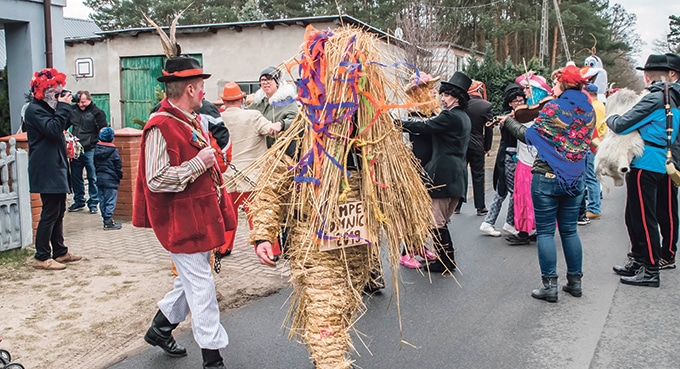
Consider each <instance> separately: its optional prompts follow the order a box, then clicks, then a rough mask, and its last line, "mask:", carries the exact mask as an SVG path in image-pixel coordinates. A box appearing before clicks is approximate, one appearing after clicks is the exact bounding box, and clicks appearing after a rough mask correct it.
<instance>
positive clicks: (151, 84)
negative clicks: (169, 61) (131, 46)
mask: <svg viewBox="0 0 680 369" xmlns="http://www.w3.org/2000/svg"><path fill="white" fill-rule="evenodd" d="M163 59H164V57H162V56H141V57H132V58H121V64H122V67H121V75H122V81H123V86H122V87H123V100H122V101H121V103H122V106H123V119H124V120H125V121H124V124H123V126H125V127H132V128H138V129H142V128H144V123H146V121H147V119H149V114H150V113H151V109H152V108H153V107H154V105H156V103H157V102H158V99H157V98H156V94H155V90H156V86H158V87H159V88H162V87H163V84H162V83H160V82H158V81H156V78H157V77H158V76H160V75H161V73H162V72H161V71H162V70H163Z"/></svg>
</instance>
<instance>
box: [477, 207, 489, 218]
mask: <svg viewBox="0 0 680 369" xmlns="http://www.w3.org/2000/svg"><path fill="white" fill-rule="evenodd" d="M488 212H489V209H487V208H481V209H477V215H478V216H482V215H486V214H487V213H488Z"/></svg>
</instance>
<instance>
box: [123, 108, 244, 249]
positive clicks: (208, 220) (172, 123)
mask: <svg viewBox="0 0 680 369" xmlns="http://www.w3.org/2000/svg"><path fill="white" fill-rule="evenodd" d="M159 111H167V112H169V113H171V114H172V115H174V116H176V117H178V118H181V119H185V115H184V114H182V113H181V112H180V111H178V110H177V109H175V108H173V107H172V106H171V105H170V104H169V103H168V102H167V100H163V101H162V102H161V108H160V109H159ZM187 123H189V122H188V121H187ZM151 127H157V128H159V129H160V130H161V133H162V135H163V138H164V139H165V142H166V145H167V152H168V155H169V157H170V165H171V166H178V165H180V164H182V163H183V162H186V161H188V160H191V159H193V158H194V157H195V156H196V155H197V154H198V152H199V151H200V150H201V147H200V146H199V144H198V142H197V141H196V140H195V139H193V137H194V135H193V131H192V130H191V128H189V126H187V125H186V124H182V123H181V122H179V121H177V120H175V119H174V118H171V117H167V116H163V115H155V116H153V117H152V118H151V119H149V121H148V122H147V124H146V126H145V127H144V134H143V136H142V144H141V150H140V155H139V163H138V167H137V180H136V184H135V194H134V201H133V207H132V225H134V226H135V227H145V228H152V229H153V231H154V233H155V234H156V237H157V238H158V241H159V242H160V243H161V245H163V247H164V248H165V249H167V250H168V251H170V252H172V253H185V254H191V253H196V252H204V251H210V250H212V249H214V248H216V247H219V246H221V245H222V244H223V243H224V242H225V239H224V231H229V230H234V229H236V224H237V223H236V222H237V219H236V217H235V215H234V214H236V212H235V211H234V210H233V205H232V204H231V201H229V197H227V195H226V192H225V190H224V189H221V190H219V191H221V193H222V196H221V199H219V200H218V196H217V191H218V189H217V188H216V186H215V183H214V182H213V179H212V176H211V173H212V170H208V171H206V172H205V173H203V174H202V175H200V176H199V177H198V178H196V180H195V181H194V182H193V183H189V184H188V185H187V187H186V188H185V189H184V191H182V192H161V193H154V192H151V191H150V190H149V187H148V186H147V184H146V165H145V163H146V151H145V149H146V133H147V132H148V130H149V129H150V128H151ZM218 177H219V180H220V182H221V176H218Z"/></svg>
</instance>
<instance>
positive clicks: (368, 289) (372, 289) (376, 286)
mask: <svg viewBox="0 0 680 369" xmlns="http://www.w3.org/2000/svg"><path fill="white" fill-rule="evenodd" d="M383 288H385V279H384V278H383V276H382V274H379V273H376V272H371V276H370V277H369V279H368V283H366V285H365V286H364V293H366V294H368V295H372V294H374V293H376V292H378V291H380V290H382V289H383Z"/></svg>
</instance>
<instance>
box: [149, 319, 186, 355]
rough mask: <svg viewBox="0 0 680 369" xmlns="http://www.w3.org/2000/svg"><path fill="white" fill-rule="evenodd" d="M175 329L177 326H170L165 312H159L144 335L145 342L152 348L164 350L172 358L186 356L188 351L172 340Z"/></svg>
mask: <svg viewBox="0 0 680 369" xmlns="http://www.w3.org/2000/svg"><path fill="white" fill-rule="evenodd" d="M175 328H177V324H170V322H169V321H168V318H166V317H165V315H163V312H161V311H160V310H158V312H157V313H156V316H154V317H153V320H152V321H151V327H150V328H149V330H147V331H146V334H145V335H144V341H146V343H148V344H149V345H151V346H158V347H160V348H162V349H163V351H165V352H166V353H167V354H168V355H170V356H172V357H182V356H186V355H187V350H186V349H185V348H184V347H182V346H180V345H179V344H178V343H177V342H176V341H175V339H174V338H172V330H173V329H175Z"/></svg>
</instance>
